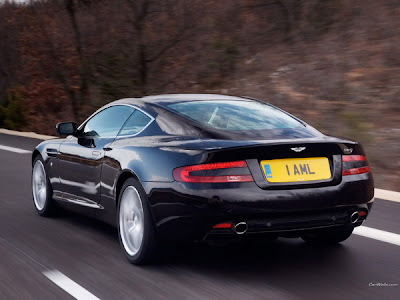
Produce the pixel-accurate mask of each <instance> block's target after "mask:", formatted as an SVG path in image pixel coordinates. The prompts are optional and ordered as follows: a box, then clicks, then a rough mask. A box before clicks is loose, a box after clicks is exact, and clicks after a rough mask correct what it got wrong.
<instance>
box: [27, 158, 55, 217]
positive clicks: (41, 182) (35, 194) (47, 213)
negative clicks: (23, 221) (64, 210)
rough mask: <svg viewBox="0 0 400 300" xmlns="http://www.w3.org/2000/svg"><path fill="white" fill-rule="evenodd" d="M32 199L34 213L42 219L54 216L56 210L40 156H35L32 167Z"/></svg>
mask: <svg viewBox="0 0 400 300" xmlns="http://www.w3.org/2000/svg"><path fill="white" fill-rule="evenodd" d="M31 181H32V199H33V204H34V205H35V208H36V211H37V212H38V214H39V215H40V216H42V217H51V216H54V215H55V214H56V212H57V210H58V207H57V204H56V203H55V201H54V200H53V189H52V187H51V184H50V180H49V177H48V176H47V173H46V168H45V166H44V161H43V159H42V158H41V156H40V155H38V156H36V158H35V159H34V161H33V167H32V179H31Z"/></svg>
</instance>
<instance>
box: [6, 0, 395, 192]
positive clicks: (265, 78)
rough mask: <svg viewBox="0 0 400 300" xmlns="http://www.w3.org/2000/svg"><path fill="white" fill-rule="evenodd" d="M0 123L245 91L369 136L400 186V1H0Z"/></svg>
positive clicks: (384, 170) (347, 132)
mask: <svg viewBox="0 0 400 300" xmlns="http://www.w3.org/2000/svg"><path fill="white" fill-rule="evenodd" d="M0 20H1V22H0V99H1V100H0V104H1V106H0V127H6V128H10V129H15V130H29V131H36V132H40V133H47V134H54V129H53V128H54V126H53V125H54V124H55V123H57V122H58V121H60V120H76V121H77V122H79V121H81V120H82V118H83V117H84V116H85V115H87V114H88V113H89V112H91V111H93V110H94V109H96V108H98V107H99V106H101V105H103V104H104V103H107V102H109V101H112V100H114V99H117V98H121V97H135V96H142V95H148V94H159V93H185V92H196V93H222V94H229V95H247V96H251V97H256V98H259V99H262V100H265V101H267V102H270V103H272V104H274V105H277V106H279V107H281V108H283V109H285V110H287V111H289V112H290V113H293V114H295V115H297V116H299V117H301V118H302V119H304V120H305V121H307V122H308V123H310V124H311V125H313V126H315V127H317V128H318V129H320V130H322V131H323V132H324V133H327V134H332V135H339V136H345V137H349V138H352V139H356V140H358V141H360V142H362V143H363V145H364V147H365V149H366V152H367V155H368V157H369V160H370V163H371V166H372V170H373V173H374V175H375V179H376V186H377V187H380V188H387V189H392V190H397V191H400V188H399V186H398V183H399V182H400V117H399V113H400V102H399V100H398V97H399V96H400V72H399V70H400V43H399V42H400V2H399V1H395V0H382V1H371V0H363V1H361V0H353V1H350V0H339V1H337V0H326V1H319V0H309V1H296V0H288V1H284V0H282V1H267V0H263V1H261V0H253V1H251V0H243V1H232V0H214V1H212V0H205V1H199V0H190V1H189V0H174V1H172V0H165V1H151V0H115V1H105V0H103V1H101V0H99V1H90V0H81V1H78V0H54V1H50V0H48V1H46V0H42V1H33V2H29V3H27V4H15V3H12V2H11V1H3V3H2V4H0Z"/></svg>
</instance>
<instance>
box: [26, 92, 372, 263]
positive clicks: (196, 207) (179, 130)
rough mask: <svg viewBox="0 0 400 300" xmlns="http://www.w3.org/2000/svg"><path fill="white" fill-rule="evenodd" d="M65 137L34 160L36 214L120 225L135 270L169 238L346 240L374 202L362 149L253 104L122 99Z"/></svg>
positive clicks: (63, 129)
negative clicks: (62, 212)
mask: <svg viewBox="0 0 400 300" xmlns="http://www.w3.org/2000/svg"><path fill="white" fill-rule="evenodd" d="M57 131H58V133H59V134H60V135H63V136H67V137H66V138H64V139H54V140H48V141H45V142H42V143H41V144H39V145H38V146H37V147H36V149H35V150H34V152H33V156H32V166H33V172H32V190H33V200H34V204H35V207H36V209H37V211H38V213H39V214H40V215H41V216H49V215H51V214H52V213H54V212H55V210H57V209H59V208H60V207H65V208H69V209H72V210H75V211H78V212H82V213H84V214H87V215H90V216H93V217H95V218H98V219H100V220H103V221H105V222H107V223H110V224H112V225H115V226H117V227H118V233H119V239H120V242H121V246H122V249H123V252H124V253H125V255H126V257H127V258H128V260H129V261H130V262H132V263H135V264H140V263H145V262H148V261H149V260H151V259H152V258H154V257H157V255H158V252H157V249H159V248H158V247H159V246H160V245H161V244H163V242H166V241H168V240H169V241H171V240H173V241H178V240H179V241H203V240H205V241H207V240H221V239H228V240H230V239H246V238H255V237H277V236H286V237H301V238H303V239H304V240H305V241H307V242H311V243H338V242H341V241H344V240H345V239H347V238H348V237H349V236H350V235H351V233H352V231H353V229H354V227H355V226H359V225H361V224H362V223H363V221H364V220H365V218H366V217H367V215H368V213H369V211H370V209H371V206H372V202H373V200H374V186H373V178H372V174H371V172H370V168H369V166H368V162H367V159H366V156H365V153H364V151H363V148H362V146H361V145H360V144H359V143H357V142H353V141H349V140H345V139H340V138H335V137H330V136H326V135H324V134H322V133H321V132H319V131H317V130H316V129H314V128H313V127H311V126H310V125H308V124H306V123H305V122H303V121H301V120H299V119H298V118H296V117H294V116H292V115H290V114H288V113H286V112H284V111H282V110H281V109H279V108H277V107H275V106H273V105H270V104H267V103H265V102H262V101H258V100H255V99H250V98H246V97H231V96H221V95H185V94H180V95H160V96H149V97H144V98H141V99H131V98H130V99H122V100H118V101H115V102H112V103H110V104H108V105H106V106H104V107H102V108H100V109H99V110H98V111H96V112H95V113H94V114H93V115H92V116H90V117H89V118H88V119H87V120H86V121H85V122H83V123H82V125H80V126H79V127H77V126H76V124H75V123H73V122H64V123H59V124H57Z"/></svg>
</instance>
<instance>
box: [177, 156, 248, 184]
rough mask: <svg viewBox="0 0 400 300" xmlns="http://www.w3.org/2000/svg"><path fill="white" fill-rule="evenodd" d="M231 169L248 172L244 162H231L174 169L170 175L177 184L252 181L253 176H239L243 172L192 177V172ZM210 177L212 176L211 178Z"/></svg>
mask: <svg viewBox="0 0 400 300" xmlns="http://www.w3.org/2000/svg"><path fill="white" fill-rule="evenodd" d="M232 168H243V170H246V171H248V168H247V163H246V162H245V161H244V160H241V161H233V162H223V163H211V164H201V165H193V166H186V167H180V168H176V169H174V171H173V172H172V175H173V176H174V179H175V180H176V181H179V182H251V181H254V179H253V176H251V175H248V174H240V173H244V172H240V171H238V174H236V173H235V174H227V175H217V174H216V175H212V174H208V175H206V176H203V175H194V174H193V173H192V172H198V171H210V172H208V173H212V171H213V170H214V171H215V170H220V169H232ZM211 175H212V176H211Z"/></svg>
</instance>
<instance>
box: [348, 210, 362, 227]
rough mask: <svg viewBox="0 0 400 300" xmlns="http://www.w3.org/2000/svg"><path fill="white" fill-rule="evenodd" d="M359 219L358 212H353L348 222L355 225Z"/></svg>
mask: <svg viewBox="0 0 400 300" xmlns="http://www.w3.org/2000/svg"><path fill="white" fill-rule="evenodd" d="M359 218H360V214H359V213H358V211H355V212H353V213H352V214H351V215H350V222H351V223H352V224H355V223H357V221H358V219H359Z"/></svg>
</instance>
